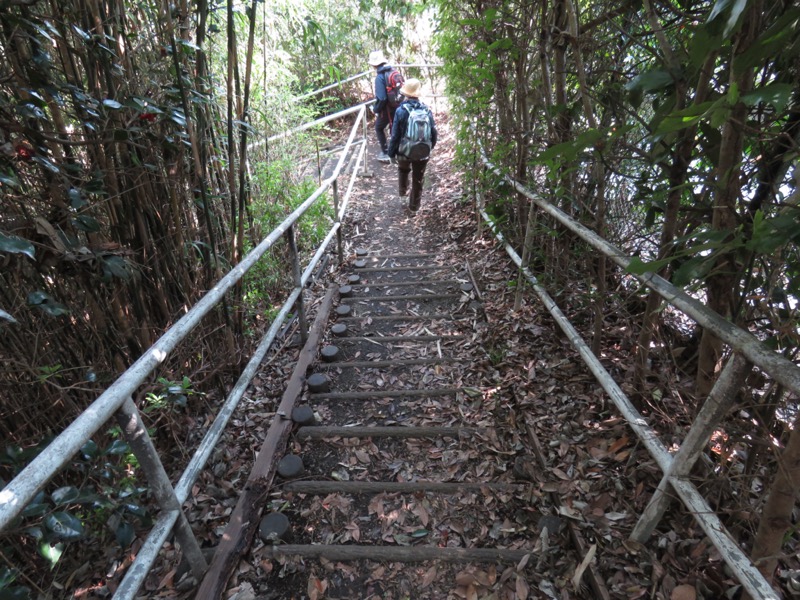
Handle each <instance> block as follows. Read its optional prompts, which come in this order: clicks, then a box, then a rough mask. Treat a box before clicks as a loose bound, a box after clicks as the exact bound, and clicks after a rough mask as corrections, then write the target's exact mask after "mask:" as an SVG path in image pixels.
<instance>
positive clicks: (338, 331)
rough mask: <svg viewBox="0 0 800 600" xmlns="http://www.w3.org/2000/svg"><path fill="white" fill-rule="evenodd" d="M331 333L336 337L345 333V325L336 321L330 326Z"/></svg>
mask: <svg viewBox="0 0 800 600" xmlns="http://www.w3.org/2000/svg"><path fill="white" fill-rule="evenodd" d="M331 333H332V334H333V335H335V336H336V337H342V336H343V335H345V334H346V333H347V325H345V324H344V323H336V325H334V326H333V327H331Z"/></svg>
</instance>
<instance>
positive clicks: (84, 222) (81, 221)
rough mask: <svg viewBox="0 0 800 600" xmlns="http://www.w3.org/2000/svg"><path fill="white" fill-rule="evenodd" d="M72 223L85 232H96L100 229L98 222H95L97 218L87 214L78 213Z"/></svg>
mask: <svg viewBox="0 0 800 600" xmlns="http://www.w3.org/2000/svg"><path fill="white" fill-rule="evenodd" d="M72 224H73V225H74V226H75V227H76V228H77V229H80V230H81V231H85V232H87V233H97V232H98V231H100V229H101V227H100V223H98V222H97V219H95V218H94V217H90V216H89V215H78V216H77V217H75V218H74V219H73V220H72Z"/></svg>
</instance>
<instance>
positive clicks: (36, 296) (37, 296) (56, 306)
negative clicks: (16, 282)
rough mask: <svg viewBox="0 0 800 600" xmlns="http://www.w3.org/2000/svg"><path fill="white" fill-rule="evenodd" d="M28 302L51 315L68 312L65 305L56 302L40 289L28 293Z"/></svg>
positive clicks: (57, 315) (56, 315) (66, 313)
mask: <svg viewBox="0 0 800 600" xmlns="http://www.w3.org/2000/svg"><path fill="white" fill-rule="evenodd" d="M28 304H30V305H31V306H35V307H37V308H39V309H41V310H43V311H44V312H46V313H47V314H48V315H50V316H53V317H59V316H61V315H68V314H69V309H68V308H67V307H66V306H64V305H63V304H61V303H60V302H56V301H55V300H53V298H52V297H51V296H50V295H49V294H47V293H45V292H43V291H41V290H37V291H35V292H31V293H30V294H28Z"/></svg>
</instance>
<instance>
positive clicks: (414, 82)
mask: <svg viewBox="0 0 800 600" xmlns="http://www.w3.org/2000/svg"><path fill="white" fill-rule="evenodd" d="M421 87H422V82H421V81H420V80H419V79H414V78H413V77H412V78H411V79H406V82H405V83H404V84H403V87H401V88H400V93H401V94H403V96H408V97H410V98H419V88H421Z"/></svg>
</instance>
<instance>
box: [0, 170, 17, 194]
mask: <svg viewBox="0 0 800 600" xmlns="http://www.w3.org/2000/svg"><path fill="white" fill-rule="evenodd" d="M0 183H1V184H3V185H7V186H8V187H10V188H14V189H15V190H18V189H20V183H19V179H18V178H17V174H16V173H14V172H13V171H7V172H5V173H3V172H2V171H0Z"/></svg>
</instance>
